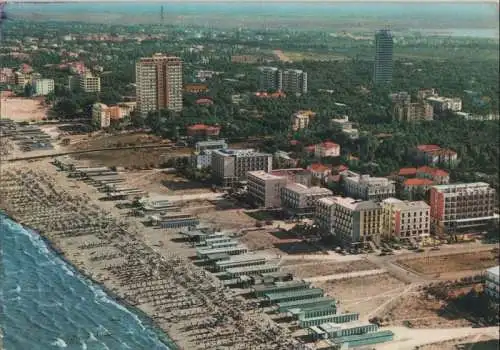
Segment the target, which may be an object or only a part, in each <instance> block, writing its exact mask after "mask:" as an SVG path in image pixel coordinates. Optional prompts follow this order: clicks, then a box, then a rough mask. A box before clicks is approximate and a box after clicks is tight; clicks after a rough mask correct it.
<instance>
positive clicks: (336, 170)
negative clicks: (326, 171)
mask: <svg viewBox="0 0 500 350" xmlns="http://www.w3.org/2000/svg"><path fill="white" fill-rule="evenodd" d="M346 170H349V167H348V166H347V165H344V164H340V165H336V166H334V167H333V168H332V174H335V175H338V174H340V173H341V172H343V171H346Z"/></svg>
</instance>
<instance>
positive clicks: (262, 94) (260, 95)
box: [255, 91, 286, 98]
mask: <svg viewBox="0 0 500 350" xmlns="http://www.w3.org/2000/svg"><path fill="white" fill-rule="evenodd" d="M255 97H258V98H284V97H286V94H285V93H284V92H282V91H276V92H272V93H268V92H263V91H259V92H256V93H255Z"/></svg>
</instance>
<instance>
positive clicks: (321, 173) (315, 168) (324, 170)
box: [307, 163, 331, 180]
mask: <svg viewBox="0 0 500 350" xmlns="http://www.w3.org/2000/svg"><path fill="white" fill-rule="evenodd" d="M307 170H309V171H310V172H311V174H312V176H314V177H315V178H317V179H320V180H324V179H325V178H326V177H327V176H328V175H329V174H330V173H331V168H330V167H329V166H326V165H324V164H321V163H313V164H311V165H309V166H308V167H307Z"/></svg>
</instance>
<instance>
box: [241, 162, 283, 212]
mask: <svg viewBox="0 0 500 350" xmlns="http://www.w3.org/2000/svg"><path fill="white" fill-rule="evenodd" d="M247 181H248V195H249V197H250V198H251V200H252V201H253V202H254V203H255V204H257V205H259V206H263V207H264V208H278V207H280V206H281V198H280V193H281V189H282V188H283V187H285V185H286V183H287V178H286V177H285V176H276V175H272V174H269V173H266V172H265V171H262V170H260V171H250V172H248V174H247Z"/></svg>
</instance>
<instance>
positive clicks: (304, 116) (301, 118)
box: [292, 111, 316, 131]
mask: <svg viewBox="0 0 500 350" xmlns="http://www.w3.org/2000/svg"><path fill="white" fill-rule="evenodd" d="M315 115H316V113H314V112H313V111H298V112H296V113H294V114H293V116H292V130H293V131H298V130H301V129H306V128H307V127H308V126H309V122H310V121H311V118H314V116H315Z"/></svg>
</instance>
